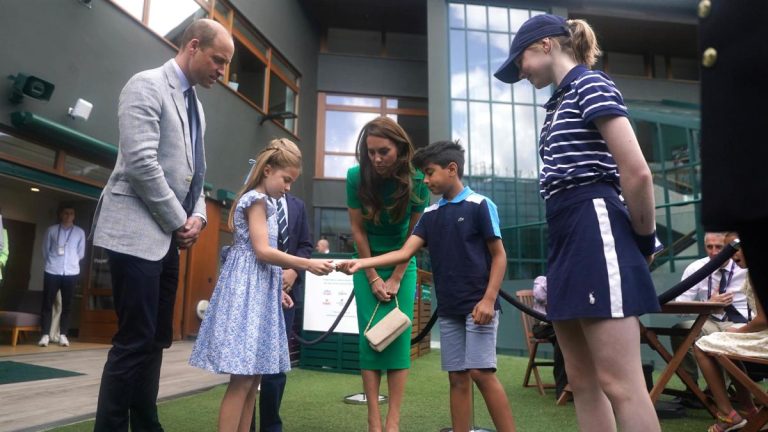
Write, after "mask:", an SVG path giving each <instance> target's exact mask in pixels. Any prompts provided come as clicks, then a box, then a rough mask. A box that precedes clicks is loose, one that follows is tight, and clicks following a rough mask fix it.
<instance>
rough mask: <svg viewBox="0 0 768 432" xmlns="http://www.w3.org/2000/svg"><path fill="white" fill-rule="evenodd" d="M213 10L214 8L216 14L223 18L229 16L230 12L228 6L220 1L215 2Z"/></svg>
mask: <svg viewBox="0 0 768 432" xmlns="http://www.w3.org/2000/svg"><path fill="white" fill-rule="evenodd" d="M215 8H216V12H218V13H220V14H221V15H223V16H224V17H225V18H226V17H228V16H229V11H230V10H232V9H230V7H229V5H227V4H226V3H224V2H222V1H217V2H216V6H215Z"/></svg>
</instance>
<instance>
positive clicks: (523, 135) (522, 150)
mask: <svg viewBox="0 0 768 432" xmlns="http://www.w3.org/2000/svg"><path fill="white" fill-rule="evenodd" d="M533 110H534V108H533V107H530V106H526V105H515V151H516V152H517V166H516V168H515V169H516V172H517V177H521V178H537V177H538V175H539V172H538V168H537V165H536V164H537V159H538V157H539V154H538V145H537V141H536V136H537V135H538V134H537V133H536V123H535V122H534V119H533Z"/></svg>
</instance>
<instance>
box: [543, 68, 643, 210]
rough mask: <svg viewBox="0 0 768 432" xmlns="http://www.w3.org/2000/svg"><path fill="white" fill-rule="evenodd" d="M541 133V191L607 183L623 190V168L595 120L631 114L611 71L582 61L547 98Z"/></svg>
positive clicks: (546, 194)
mask: <svg viewBox="0 0 768 432" xmlns="http://www.w3.org/2000/svg"><path fill="white" fill-rule="evenodd" d="M545 108H546V110H547V114H546V117H545V119H544V125H543V126H542V128H541V135H540V137H539V155H540V156H541V160H542V168H541V173H540V175H539V180H540V182H539V183H540V186H541V196H542V197H544V199H545V200H546V199H549V198H550V197H552V196H553V195H555V194H557V193H559V192H562V191H563V190H566V189H571V188H573V187H576V186H582V185H588V184H594V183H607V184H609V185H611V186H612V187H614V188H615V189H616V191H617V192H618V193H621V189H620V187H619V170H618V166H617V165H616V161H615V160H614V159H613V156H611V153H610V152H609V151H608V146H607V145H606V143H605V140H603V137H602V135H600V132H599V131H598V130H597V127H596V126H595V124H594V120H595V119H596V118H598V117H604V116H624V117H626V116H627V115H628V113H627V107H626V106H625V105H624V99H623V98H622V96H621V93H620V92H619V90H618V89H616V85H615V84H614V83H613V81H611V80H610V79H609V78H608V76H607V75H606V74H604V73H602V72H599V71H592V70H589V69H588V68H587V67H586V66H583V65H578V66H575V67H574V68H573V69H571V70H570V71H569V72H568V73H567V74H566V75H565V77H564V78H563V80H562V82H560V85H559V86H558V88H557V90H555V93H554V94H553V95H552V97H551V98H550V99H549V101H548V102H547V103H546V104H545Z"/></svg>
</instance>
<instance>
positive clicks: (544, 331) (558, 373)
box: [533, 276, 568, 399]
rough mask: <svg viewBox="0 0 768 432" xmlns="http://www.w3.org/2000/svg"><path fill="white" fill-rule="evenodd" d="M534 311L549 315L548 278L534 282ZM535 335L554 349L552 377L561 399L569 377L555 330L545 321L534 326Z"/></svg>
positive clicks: (557, 397)
mask: <svg viewBox="0 0 768 432" xmlns="http://www.w3.org/2000/svg"><path fill="white" fill-rule="evenodd" d="M533 300H534V302H533V309H534V310H535V311H537V312H540V313H542V314H544V315H546V314H547V277H546V276H539V277H537V278H536V279H534V280H533ZM533 335H534V336H535V337H537V338H539V339H547V340H548V341H550V342H551V343H552V346H553V347H554V350H555V352H554V360H555V366H554V368H553V370H552V376H553V377H554V378H555V399H559V398H560V394H562V393H563V389H565V386H566V385H568V375H567V374H566V373H565V359H564V358H563V352H562V351H560V345H559V344H558V343H557V338H556V337H555V328H554V327H553V326H552V324H551V323H547V322H544V321H541V322H539V323H538V324H534V326H533Z"/></svg>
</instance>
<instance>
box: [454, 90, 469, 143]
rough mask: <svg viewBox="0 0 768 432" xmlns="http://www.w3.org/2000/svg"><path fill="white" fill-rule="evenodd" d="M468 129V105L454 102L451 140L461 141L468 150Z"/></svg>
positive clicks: (462, 102)
mask: <svg viewBox="0 0 768 432" xmlns="http://www.w3.org/2000/svg"><path fill="white" fill-rule="evenodd" d="M468 130H469V129H468V127H467V103H466V102H465V101H453V103H452V104H451V139H453V140H459V143H460V144H461V145H462V146H464V149H465V150H466V148H467V144H468V143H469V133H468Z"/></svg>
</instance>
